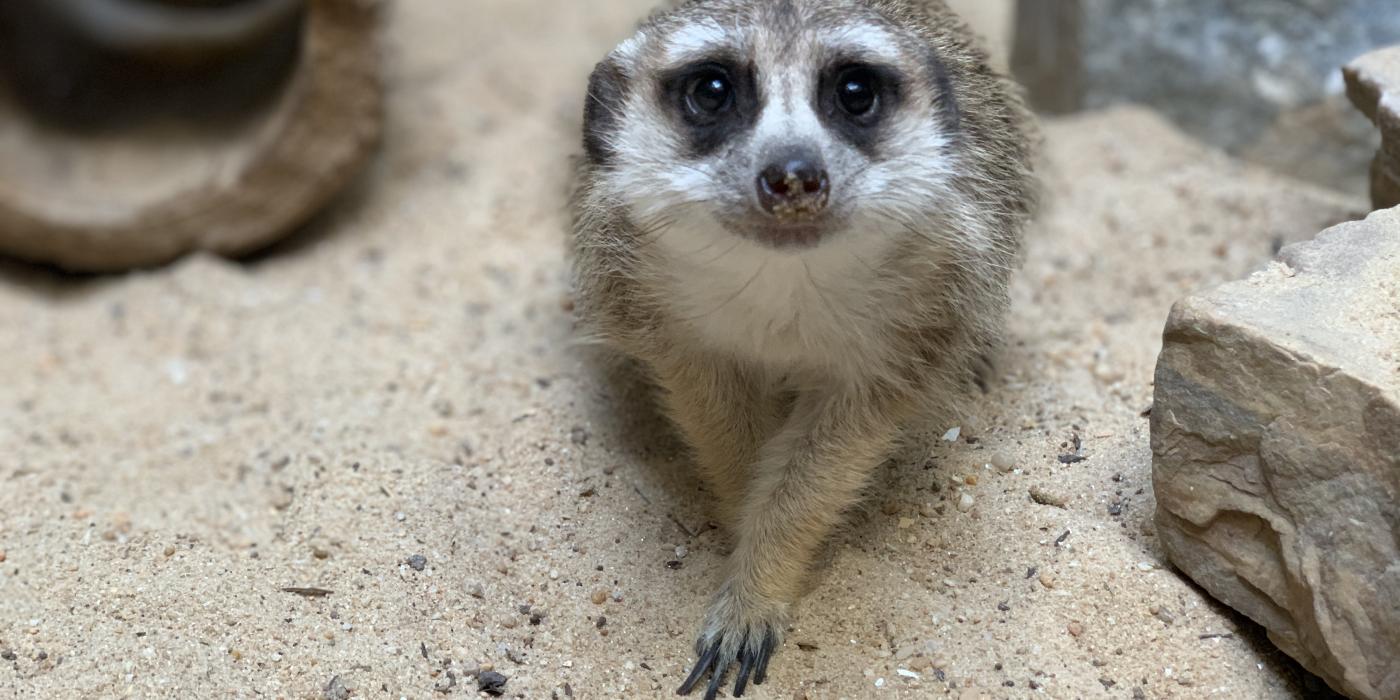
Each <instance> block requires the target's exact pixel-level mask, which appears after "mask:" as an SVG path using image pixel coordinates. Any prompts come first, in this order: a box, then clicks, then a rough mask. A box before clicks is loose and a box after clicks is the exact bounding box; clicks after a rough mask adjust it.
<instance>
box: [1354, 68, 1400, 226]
mask: <svg viewBox="0 0 1400 700" xmlns="http://www.w3.org/2000/svg"><path fill="white" fill-rule="evenodd" d="M1343 72H1344V73H1345V74H1346V79H1347V94H1348V95H1349V96H1350V97H1351V101H1352V103H1353V104H1355V105H1356V107H1357V108H1358V109H1360V110H1361V111H1362V112H1363V113H1364V114H1365V115H1366V116H1367V117H1370V118H1371V121H1372V122H1375V124H1376V127H1377V128H1379V129H1380V132H1381V148H1380V150H1379V151H1378V152H1377V154H1376V159H1375V160H1374V161H1373V162H1372V165H1371V199H1372V201H1373V202H1374V203H1375V206H1376V208H1377V209H1385V208H1389V207H1394V206H1400V46H1395V47H1392V48H1389V49H1384V50H1382V51H1375V52H1373V53H1369V54H1366V55H1365V56H1362V57H1361V58H1358V59H1356V60H1355V61H1353V62H1352V63H1350V64H1349V65H1348V66H1347V67H1346V69H1345V70H1344V71H1343Z"/></svg>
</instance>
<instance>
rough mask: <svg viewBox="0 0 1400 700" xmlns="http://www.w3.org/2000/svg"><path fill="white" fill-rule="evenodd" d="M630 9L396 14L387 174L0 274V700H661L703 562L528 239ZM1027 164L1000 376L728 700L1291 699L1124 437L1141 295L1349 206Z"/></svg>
mask: <svg viewBox="0 0 1400 700" xmlns="http://www.w3.org/2000/svg"><path fill="white" fill-rule="evenodd" d="M469 5H470V6H472V7H471V8H469V7H468V6H469ZM645 5H646V3H645V2H642V1H635V0H629V1H628V2H615V3H612V4H611V6H610V7H616V9H615V10H614V9H608V10H603V9H600V8H599V6H598V5H596V4H594V3H550V2H545V1H544V0H535V1H531V2H522V1H520V0H490V1H485V0H483V1H478V2H473V3H461V2H453V1H451V0H432V1H429V0H418V1H416V2H413V3H399V4H398V5H396V6H394V12H393V14H392V23H391V27H392V31H391V37H390V40H389V51H388V61H389V65H390V71H391V74H392V79H393V85H394V89H393V95H392V101H393V107H392V114H391V133H390V137H389V141H388V144H387V147H386V151H385V154H384V157H383V159H382V161H381V162H380V163H379V164H378V166H377V167H376V169H375V171H374V172H373V173H372V174H371V175H369V176H368V177H367V178H366V179H365V182H363V183H362V185H361V186H360V187H359V188H357V190H356V191H355V192H353V193H351V194H350V195H348V196H347V197H346V198H345V199H344V200H343V201H342V202H341V203H340V205H339V206H338V207H337V208H336V209H335V211H334V212H333V213H331V214H329V215H327V216H326V217H324V218H323V219H322V220H321V221H319V222H318V223H317V224H316V225H315V226H313V227H312V228H311V230H310V231H308V232H307V233H306V234H305V235H303V236H301V237H299V238H298V239H297V240H296V241H294V242H293V243H291V244H289V245H285V246H282V247H280V248H279V249H278V250H276V251H274V252H272V253H271V254H268V255H266V256H264V257H262V258H260V259H258V260H255V261H250V262H247V263H243V264H238V263H229V262H225V261H221V260H215V259H210V258H192V259H189V260H186V261H184V262H182V263H180V264H178V265H175V266H173V267H171V268H169V269H165V270H160V271H154V272H149V273H141V274H133V275H130V276H126V277H103V278H81V279H75V278H70V277H61V276H58V275H54V274H51V273H49V272H46V271H42V270H35V269H32V268H25V267H21V266H13V265H10V266H3V267H0V328H4V329H5V330H4V332H3V334H0V447H3V450H0V695H3V696H14V697H25V698H30V697H46V698H66V697H75V698H76V697H82V698H93V697H116V696H136V697H182V698H193V697H199V698H208V697H285V698H319V697H332V698H335V697H364V698H397V697H408V698H428V697H459V696H469V695H471V694H474V693H476V692H477V682H476V679H475V678H474V677H473V674H474V673H476V672H477V671H478V669H484V668H494V669H495V670H496V671H497V672H500V673H502V674H504V675H505V676H508V677H509V681H508V682H507V685H506V686H505V692H506V695H507V696H509V697H520V698H545V697H550V696H551V694H553V695H554V696H555V697H566V696H569V695H572V696H573V697H579V698H612V697H661V696H663V695H666V694H669V693H670V692H671V691H672V689H673V688H674V687H675V686H676V685H677V683H678V682H679V680H680V677H681V676H682V674H683V672H684V671H685V670H686V667H687V665H688V663H689V660H690V646H691V640H692V634H693V632H694V630H695V625H696V624H697V623H698V620H699V618H700V616H701V614H702V611H703V609H704V606H705V603H706V600H707V598H708V595H709V592H710V591H711V589H712V588H713V587H714V586H715V584H716V577H717V574H718V569H719V566H720V562H721V558H722V556H723V554H724V552H725V543H724V542H723V540H722V539H721V538H720V536H719V534H718V532H717V531H715V530H713V529H712V528H710V527H709V526H707V524H706V516H705V497H704V495H703V493H702V491H701V490H700V489H699V486H698V485H697V483H696V482H695V481H694V479H692V478H691V476H689V474H688V472H687V470H686V468H685V466H686V465H685V459H684V457H683V456H682V453H681V452H680V451H679V450H678V449H677V446H676V444H675V442H674V441H673V440H672V439H671V438H669V437H668V436H667V434H666V432H665V430H664V428H663V427H662V426H661V425H659V423H658V421H656V420H655V418H654V416H653V415H652V414H651V413H650V412H649V408H648V407H647V404H646V402H645V401H644V400H642V399H641V398H640V397H639V396H638V395H637V393H636V392H635V391H633V390H628V389H626V388H619V387H617V386H615V385H613V384H611V383H609V382H607V381H605V380H604V379H602V378H601V377H600V376H599V375H598V374H597V373H596V372H593V371H592V370H590V369H589V366H588V364H587V363H585V362H584V361H583V360H582V359H581V355H580V353H579V352H578V351H577V350H576V349H575V348H574V347H572V346H571V345H570V342H569V339H570V319H569V315H568V312H567V311H566V301H567V292H566V287H565V274H564V269H565V260H564V252H563V251H564V246H563V241H564V234H563V230H564V227H565V214H564V210H563V193H564V191H565V189H566V187H567V185H568V177H569V171H568V169H567V168H566V167H565V165H564V163H565V157H566V155H567V154H569V153H571V152H574V151H575V150H576V142H577V136H576V134H577V130H578V119H577V114H578V112H579V105H580V104H581V99H582V87H583V81H584V77H585V75H586V73H587V71H588V69H589V67H590V66H591V63H592V62H593V61H594V60H595V59H597V58H598V57H599V56H601V54H602V53H604V51H605V50H606V48H607V47H608V46H610V45H611V44H612V43H613V42H615V41H616V40H617V39H618V38H620V37H621V36H622V35H624V34H625V33H626V31H627V28H628V27H629V26H630V24H631V21H632V18H633V17H635V16H638V15H639V14H640V13H641V11H642V8H643V7H644V6H645ZM488 15H489V16H492V17H494V18H496V19H495V21H493V22H491V23H486V22H483V21H481V18H482V17H484V16H488ZM1047 140H1048V147H1047V165H1046V167H1045V177H1046V180H1047V188H1048V191H1049V192H1048V198H1049V200H1050V202H1051V204H1050V207H1049V209H1048V210H1047V211H1046V213H1045V214H1044V216H1043V217H1042V219H1043V220H1042V222H1041V223H1040V224H1039V225H1038V226H1037V227H1036V229H1035V230H1034V232H1033V233H1032V236H1031V241H1030V246H1029V254H1028V256H1027V257H1028V260H1027V264H1026V268H1025V271H1024V272H1023V273H1022V274H1021V275H1020V277H1019V279H1018V282H1017V285H1016V293H1015V296H1016V302H1017V304H1016V311H1015V315H1014V318H1013V319H1012V321H1011V328H1012V332H1013V333H1012V335H1013V343H1012V345H1011V347H1009V348H1008V350H1007V353H1006V357H1005V361H1004V373H1003V375H1002V377H1001V379H999V380H998V381H997V382H996V383H995V385H994V386H993V387H992V389H991V392H990V394H989V395H988V396H987V397H986V399H985V401H983V402H981V403H980V404H979V406H978V407H977V409H976V410H975V412H974V413H973V414H972V415H969V416H967V417H966V419H965V420H964V421H962V424H961V426H960V427H961V428H962V437H961V439H959V440H958V441H957V442H956V443H940V444H939V445H937V446H936V447H934V448H932V449H930V450H928V451H921V452H917V453H912V454H906V455H905V456H904V457H903V458H902V459H900V460H896V461H895V462H892V463H891V465H890V466H889V467H888V468H887V469H886V470H884V472H885V473H883V474H882V475H881V480H880V486H879V487H877V488H876V489H875V492H874V493H873V494H872V496H871V506H870V507H869V508H868V509H867V510H866V512H864V513H862V514H860V515H858V516H857V517H856V518H855V522H854V524H853V525H852V526H851V527H850V528H849V530H848V531H847V532H845V533H843V534H842V536H841V537H839V538H838V540H837V542H836V543H835V545H834V547H833V551H832V556H831V561H830V563H829V565H828V566H826V567H825V568H824V570H823V572H822V575H821V577H820V579H819V580H818V581H817V582H816V588H815V590H814V592H813V593H812V595H811V596H810V597H809V598H808V599H807V600H806V602H805V603H804V605H803V606H802V608H801V610H800V613H799V617H798V618H797V621H796V625H795V627H794V628H793V630H792V631H791V634H790V635H789V640H788V643H787V644H786V646H785V647H784V648H783V650H782V652H781V655H780V656H779V657H778V658H777V660H776V661H775V663H774V666H773V672H772V676H771V682H770V684H768V685H765V686H763V687H762V688H761V689H760V690H759V691H758V692H756V693H755V694H754V697H759V698H801V697H811V698H827V697H830V698H838V697H846V698H873V697H887V698H913V697H925V696H928V695H933V694H944V693H951V694H954V695H957V696H961V697H997V698H1000V697H1027V696H1044V697H1056V698H1076V697H1118V698H1133V697H1148V698H1165V697H1181V698H1195V697H1207V696H1211V697H1245V698H1255V697H1285V698H1286V697H1300V696H1302V695H1303V694H1304V693H1306V692H1308V691H1307V689H1308V688H1309V687H1314V686H1311V685H1310V684H1313V683H1315V682H1316V681H1315V680H1313V679H1311V678H1310V677H1308V676H1306V675H1305V674H1302V673H1301V672H1299V671H1298V670H1297V668H1296V667H1295V666H1293V665H1292V664H1291V663H1289V662H1288V660H1287V659H1285V658H1281V657H1280V655H1279V653H1278V652H1277V651H1275V650H1274V649H1273V648H1272V647H1271V646H1270V645H1269V644H1268V643H1267V641H1265V640H1264V639H1262V636H1261V634H1260V633H1259V632H1258V631H1257V630H1256V629H1255V628H1253V627H1252V626H1250V625H1248V624H1247V623H1245V622H1244V621H1242V620H1241V619H1240V618H1238V617H1236V616H1234V615H1232V614H1230V613H1228V612H1227V611H1224V610H1222V609H1221V608H1220V607H1219V606H1217V605H1215V604H1213V603H1212V602H1210V601H1209V600H1208V599H1207V598H1205V597H1204V596H1203V594H1202V592H1201V591H1200V590H1198V589H1196V588H1194V587H1193V586H1191V585H1190V584H1189V583H1187V582H1185V581H1184V580H1182V578H1180V577H1179V576H1178V575H1176V574H1175V573H1173V572H1172V571H1171V570H1170V569H1169V568H1167V567H1166V565H1165V564H1164V561H1163V559H1162V555H1161V551H1160V548H1159V547H1158V546H1157V544H1156V541H1155V539H1154V537H1153V532H1152V527H1151V524H1150V516H1151V513H1152V507H1153V501H1152V493H1151V488H1150V480H1149V452H1148V446H1147V443H1148V439H1147V421H1146V420H1145V419H1144V418H1142V417H1141V416H1140V414H1141V413H1142V412H1143V411H1144V409H1146V408H1148V406H1149V405H1150V403H1151V383H1150V382H1151V371H1152V364H1153V361H1154V358H1155V354H1156V352H1157V350H1158V342H1159V341H1158V336H1159V334H1160V329H1161V325H1162V322H1163V320H1164V319H1165V316H1166V313H1167V309H1168V307H1169V305H1170V303H1171V302H1172V300H1173V299H1175V298H1177V297H1178V296H1180V295H1181V294H1183V293H1185V292H1187V291H1189V290H1191V289H1195V288H1200V287H1203V286H1206V285H1210V284H1214V283H1216V282H1219V281H1223V280H1226V279H1229V278H1234V277H1238V276H1241V275H1243V274H1244V273H1245V272H1246V271H1248V270H1250V269H1251V268H1253V267H1255V266H1257V265H1259V264H1261V263H1263V262H1264V261H1266V260H1268V258H1269V257H1270V255H1271V252H1272V250H1273V249H1274V247H1275V246H1277V245H1278V244H1279V243H1281V242H1284V241H1293V240H1298V239H1301V238H1305V237H1309V236H1311V235H1312V234H1314V233H1316V232H1317V231H1319V230H1321V229H1322V228H1323V227H1324V226H1326V225H1328V224H1331V223H1334V222H1336V221H1339V220H1342V219H1345V218H1348V217H1351V216H1355V215H1357V214H1359V213H1360V211H1361V203H1360V202H1356V201H1352V200H1349V199H1346V198H1343V197H1341V196H1339V195H1333V194H1329V193H1327V192H1324V191H1322V190H1318V189H1314V188H1311V187H1308V186H1304V185H1300V184H1295V183H1293V182H1290V181H1286V180H1282V179H1279V178H1277V177H1275V176H1271V175H1268V174H1266V173H1264V172H1262V171H1259V170H1255V169H1251V168H1248V167H1245V166H1242V165H1239V164H1237V163H1236V162H1233V161H1231V160H1229V159H1227V158H1225V157H1223V156H1220V155H1218V154H1215V153H1213V152H1210V151H1208V150H1206V149H1203V148H1202V147H1199V146H1197V145H1195V144H1193V143H1191V142H1190V141H1188V140H1186V139H1184V138H1183V137H1181V136H1179V135H1177V134H1175V133H1174V132H1173V131H1171V130H1170V129H1169V128H1168V127H1166V126H1164V125H1163V123H1162V122H1161V121H1160V120H1158V119H1156V118H1155V117H1153V116H1151V115H1149V114H1146V113H1143V112H1137V111H1129V110H1124V111H1117V112H1112V113H1107V114H1100V115H1091V116H1085V117H1082V118H1078V119H1075V120H1070V121H1062V122H1057V123H1053V124H1050V125H1048V126H1047ZM945 427H946V428H951V427H953V426H938V428H939V429H940V430H942V429H943V428H945ZM1075 435H1077V436H1078V439H1079V441H1080V442H1081V443H1082V445H1081V448H1080V450H1079V451H1078V452H1077V453H1076V451H1075V449H1074V445H1073V444H1072V442H1073V441H1074V440H1075V438H1074V436H1075ZM1076 454H1077V455H1078V456H1082V457H1084V458H1085V459H1084V461H1080V462H1076V463H1072V464H1064V463H1062V460H1061V459H1060V457H1061V456H1062V455H1063V456H1071V455H1076ZM1064 461H1073V460H1071V459H1066V460H1064ZM993 463H995V465H996V466H988V465H989V464H993ZM1008 469H1009V471H1008ZM974 482H975V483H974ZM1032 490H1036V491H1037V493H1039V495H1040V497H1041V500H1042V501H1051V502H1056V503H1062V505H1063V507H1057V506H1055V505H1044V504H1040V503H1036V502H1034V501H1033V500H1032V499H1031V497H1030V496H1029V494H1030V492H1031V491H1032ZM964 496H967V498H964ZM959 506H963V507H959ZM286 587H303V588H320V589H324V590H326V591H331V593H329V594H328V595H324V596H322V597H308V596H306V595H300V594H296V593H290V592H285V591H284V590H283V588H286ZM901 670H903V671H905V672H906V673H901V672H900V671H901ZM911 674H912V675H911ZM434 691H439V692H434Z"/></svg>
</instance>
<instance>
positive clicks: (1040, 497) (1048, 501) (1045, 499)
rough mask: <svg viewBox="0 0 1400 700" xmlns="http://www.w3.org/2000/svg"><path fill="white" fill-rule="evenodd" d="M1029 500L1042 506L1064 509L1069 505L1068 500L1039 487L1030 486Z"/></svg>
mask: <svg viewBox="0 0 1400 700" xmlns="http://www.w3.org/2000/svg"><path fill="white" fill-rule="evenodd" d="M1030 494H1031V500H1032V501H1035V502H1036V503H1039V504H1040V505H1043V506H1054V507H1056V508H1064V507H1065V504H1067V503H1069V499H1068V498H1065V497H1064V496H1061V495H1060V494H1057V493H1052V492H1050V491H1046V490H1045V489H1043V488H1041V487H1039V486H1032V487H1031V490H1030Z"/></svg>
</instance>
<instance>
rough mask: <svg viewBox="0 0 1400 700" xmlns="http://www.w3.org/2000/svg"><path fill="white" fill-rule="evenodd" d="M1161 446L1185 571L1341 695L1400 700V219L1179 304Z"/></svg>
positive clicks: (1364, 227)
mask: <svg viewBox="0 0 1400 700" xmlns="http://www.w3.org/2000/svg"><path fill="white" fill-rule="evenodd" d="M1152 451H1153V455H1154V466H1153V482H1154V485H1155V488H1156V495H1157V503H1158V509H1157V515H1156V521H1157V526H1158V531H1159V532H1160V533H1161V537H1162V542H1163V544H1164V545H1165V546H1166V548H1167V551H1168V553H1169V555H1170V556H1171V559H1172V561H1173V562H1174V563H1175V564H1176V565H1177V566H1178V567H1179V568H1180V569H1181V570H1182V571H1184V572H1185V573H1186V574H1188V575H1189V576H1191V577H1192V578H1193V579H1195V580H1196V581H1197V582H1198V583H1199V584H1201V585H1202V586H1204V587H1205V588H1206V589H1207V590H1208V591H1210V592H1211V593H1212V594H1214V595H1215V596H1216V597H1218V598H1219V599H1220V600H1222V601H1224V602H1225V603H1227V604H1229V605H1230V606H1232V607H1234V608H1236V609H1237V610H1240V611H1241V612H1243V613H1245V614H1246V615H1248V616H1249V617H1251V618H1253V619H1254V620H1256V621H1258V622H1259V623H1260V624H1262V625H1263V626H1264V627H1266V628H1267V629H1268V631H1269V637H1270V638H1271V639H1272V640H1273V641H1274V642H1275V643H1276V644H1277V645H1278V646H1279V647H1280V648H1281V649H1283V650H1284V651H1286V652H1287V653H1288V654H1290V655H1292V656H1293V657H1294V658H1296V659H1298V661H1300V662H1301V663H1302V664H1303V665H1305V666H1306V667H1307V668H1309V669H1310V670H1312V671H1313V672H1315V673H1317V674H1318V675H1320V676H1322V677H1323V678H1325V679H1326V680H1327V681H1328V682H1329V683H1330V684H1331V685H1332V686H1333V687H1334V688H1336V689H1337V690H1339V691H1341V692H1344V693H1346V694H1348V695H1350V696H1352V697H1355V698H1374V699H1376V700H1394V699H1395V698H1400V209H1391V210H1387V211H1381V212H1376V213H1374V214H1372V215H1371V217H1370V218H1368V219H1367V220H1366V221H1364V222H1354V223H1348V224H1343V225H1341V226H1338V227H1336V228H1333V229H1331V230H1329V231H1327V232H1325V233H1323V234H1322V235H1321V236H1320V237H1319V238H1318V239H1317V240H1315V241H1313V242H1310V243H1303V244H1299V245H1296V246H1292V247H1290V248H1287V249H1285V250H1284V251H1283V253H1282V255H1281V256H1280V262H1277V263H1274V264H1273V265H1271V266H1270V267H1269V268H1268V269H1266V270H1264V271H1262V272H1259V273H1257V274H1255V275H1254V276H1253V277H1251V278H1250V279H1248V280H1244V281H1241V282H1235V283H1231V284H1227V285H1225V286H1223V287H1220V288H1218V289H1216V290H1214V291H1211V292H1209V293H1205V294H1201V295H1199V296H1195V297H1191V298H1189V299H1186V300H1185V301H1182V302H1180V303H1179V304H1177V306H1176V308H1175V309H1174V310H1173V312H1172V314H1171V318H1170V320H1169V321H1168V323H1167V328H1166V334H1165V339H1164V348H1163V350H1162V355H1161V358H1160V361H1159V363H1158V367H1157V375H1156V403H1155V407H1154V410H1153V415H1152Z"/></svg>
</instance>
